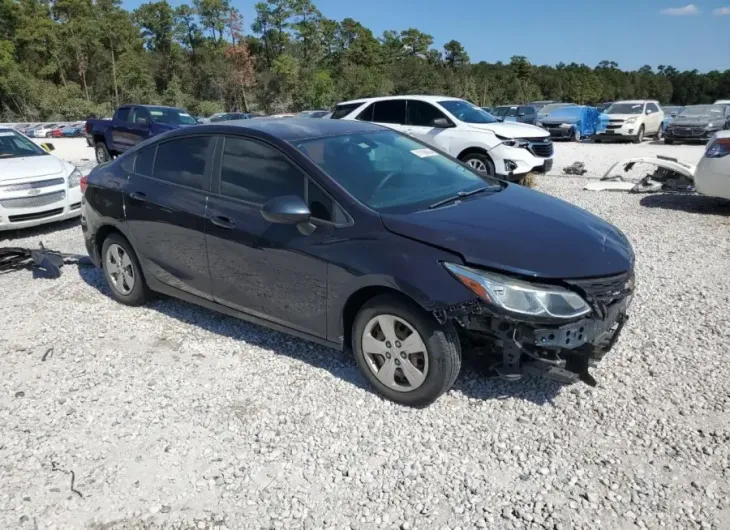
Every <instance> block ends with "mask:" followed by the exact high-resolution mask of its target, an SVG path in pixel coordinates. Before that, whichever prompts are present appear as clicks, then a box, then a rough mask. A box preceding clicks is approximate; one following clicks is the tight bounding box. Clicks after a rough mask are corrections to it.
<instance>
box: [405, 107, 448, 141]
mask: <svg viewBox="0 0 730 530" xmlns="http://www.w3.org/2000/svg"><path fill="white" fill-rule="evenodd" d="M439 118H442V119H445V120H446V121H447V122H448V123H452V122H451V120H450V119H449V118H448V117H447V116H446V114H444V113H443V112H441V111H440V110H439V109H438V108H436V107H435V106H434V105H432V104H431V103H427V102H425V101H421V100H418V99H409V100H407V101H406V124H405V125H404V126H403V128H402V132H404V133H406V134H408V135H410V136H413V137H414V138H417V139H418V140H421V141H422V142H426V143H427V144H430V145H432V146H434V147H436V148H437V149H440V150H441V151H444V152H446V153H448V152H449V149H450V148H451V135H450V134H449V133H450V132H451V129H449V128H443V127H434V126H433V122H434V120H437V119H439Z"/></svg>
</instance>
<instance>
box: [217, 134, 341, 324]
mask: <svg viewBox="0 0 730 530" xmlns="http://www.w3.org/2000/svg"><path fill="white" fill-rule="evenodd" d="M220 142H222V143H223V145H222V146H220V147H219V149H218V152H220V153H221V160H220V173H219V176H216V177H215V178H214V185H213V186H214V191H217V192H218V193H212V194H211V195H210V198H209V200H208V213H207V221H206V241H207V248H208V263H209V267H210V275H211V278H212V284H213V295H214V297H215V300H216V301H217V302H219V303H221V304H223V305H227V306H229V307H232V308H234V309H237V310H239V311H242V312H245V313H249V314H251V315H254V316H257V317H259V318H265V319H267V320H270V321H272V322H276V323H278V324H282V325H285V326H288V327H291V328H294V329H297V330H299V331H302V332H305V333H308V334H310V335H315V336H318V337H325V336H326V331H327V261H326V253H327V243H328V241H329V239H330V237H331V235H332V232H333V230H334V228H333V224H332V223H331V222H328V221H327V220H325V219H322V220H321V221H318V220H316V221H315V224H316V229H315V230H314V232H313V233H312V234H311V235H304V234H302V233H300V231H299V229H298V228H297V227H296V226H292V225H281V224H272V223H270V222H268V221H266V220H265V219H264V218H263V216H262V215H261V206H262V205H263V204H264V203H265V202H267V201H268V200H270V199H273V198H275V197H280V196H283V195H298V196H300V197H302V198H303V199H305V200H308V201H309V205H310V209H311V211H312V214H313V217H314V218H320V219H321V218H323V217H327V216H331V215H333V214H332V208H333V206H332V204H331V201H330V202H329V203H328V202H327V200H328V199H327V197H326V196H325V195H324V192H322V191H321V189H320V188H318V187H316V186H315V185H314V184H313V183H311V182H310V181H309V180H308V178H307V177H306V176H305V174H304V173H303V172H302V171H301V170H300V169H298V167H296V166H295V164H294V163H293V162H291V161H290V160H289V159H288V158H287V157H286V155H284V154H283V153H282V152H281V151H279V150H278V149H276V148H274V147H273V146H270V145H269V144H265V143H262V142H260V141H258V140H254V139H250V138H244V137H238V136H227V137H225V138H221V139H220ZM216 173H218V172H216ZM312 186H315V188H312ZM317 197H319V199H318V198H317ZM323 197H324V198H323Z"/></svg>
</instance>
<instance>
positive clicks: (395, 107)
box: [373, 99, 406, 125]
mask: <svg viewBox="0 0 730 530" xmlns="http://www.w3.org/2000/svg"><path fill="white" fill-rule="evenodd" d="M373 121H374V122H375V123H396V124H400V125H403V124H405V122H406V100H405V99H387V100H385V101H378V102H376V103H375V110H374V111H373Z"/></svg>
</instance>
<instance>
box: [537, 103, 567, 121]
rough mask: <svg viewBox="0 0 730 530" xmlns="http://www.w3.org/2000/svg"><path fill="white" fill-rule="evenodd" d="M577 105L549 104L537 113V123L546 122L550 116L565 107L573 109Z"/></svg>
mask: <svg viewBox="0 0 730 530" xmlns="http://www.w3.org/2000/svg"><path fill="white" fill-rule="evenodd" d="M573 105H575V103H549V104H548V105H545V106H544V107H542V108H541V109H540V110H539V111H537V121H542V120H544V119H545V118H546V117H547V116H548V114H550V113H551V112H553V111H554V110H557V109H561V108H563V107H572V106H573Z"/></svg>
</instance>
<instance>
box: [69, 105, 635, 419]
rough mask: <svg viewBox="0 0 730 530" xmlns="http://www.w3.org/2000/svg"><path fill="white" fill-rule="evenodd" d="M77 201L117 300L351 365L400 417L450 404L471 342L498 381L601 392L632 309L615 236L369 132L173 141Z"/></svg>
mask: <svg viewBox="0 0 730 530" xmlns="http://www.w3.org/2000/svg"><path fill="white" fill-rule="evenodd" d="M380 101H384V100H380ZM389 101H393V100H389ZM396 101H397V100H396ZM401 101H405V100H401ZM409 101H410V100H409ZM416 101H418V100H416ZM438 101H445V100H443V99H439V100H438ZM450 101H459V100H450ZM375 104H376V109H375V112H376V113H377V112H379V111H378V110H377V102H375ZM463 104H466V105H469V104H468V103H466V102H463ZM459 105H461V103H460V104H459ZM455 110H457V112H458V109H455ZM342 112H344V110H343V111H342ZM470 112H471V111H470ZM479 112H483V111H481V110H479ZM510 125H511V126H513V127H514V126H515V125H514V124H510ZM523 127H524V126H523ZM84 186H85V189H86V191H85V195H84V205H83V208H82V211H83V213H82V221H81V227H82V230H83V233H84V240H85V243H86V248H87V250H88V253H89V256H90V257H91V259H92V261H93V262H94V263H95V264H96V265H97V266H98V267H101V268H102V269H103V274H104V276H105V279H106V282H107V284H108V286H109V289H110V293H111V296H112V297H113V298H114V299H115V300H117V301H119V302H120V303H123V304H127V305H132V306H133V305H140V304H143V303H144V302H145V301H146V300H148V299H149V295H150V291H154V292H160V293H164V294H167V295H170V296H173V297H176V298H180V299H183V300H187V301H189V302H192V303H196V304H198V305H201V306H203V307H207V308H209V309H213V310H217V311H220V312H223V313H226V314H229V315H232V316H236V317H239V318H242V319H245V320H249V321H251V322H254V323H256V324H260V325H264V326H267V327H270V328H273V329H276V330H279V331H283V332H286V333H289V334H291V335H295V336H298V337H301V338H304V339H307V340H312V341H315V342H318V343H321V344H324V345H326V346H329V347H332V348H336V349H339V350H344V351H347V352H353V354H354V356H355V359H356V361H357V364H358V366H359V367H360V370H361V372H362V374H363V376H364V377H365V378H366V379H367V380H368V381H369V382H370V384H371V385H372V386H373V387H374V388H375V389H376V390H377V391H378V392H379V393H380V394H382V395H383V396H385V397H386V398H388V399H391V400H393V401H395V402H398V403H401V404H404V405H409V406H418V407H423V406H426V405H429V404H430V403H432V402H433V401H435V400H436V399H438V397H439V396H440V395H442V394H443V393H444V392H446V391H448V390H449V388H450V387H451V386H452V385H453V383H454V381H455V380H456V378H457V376H458V375H459V371H460V367H461V355H462V347H464V348H465V347H467V346H468V345H474V344H476V345H478V346H479V348H480V349H483V351H486V352H490V354H489V357H488V358H487V360H485V365H487V366H490V367H495V368H496V370H497V371H498V373H500V374H502V375H503V376H504V377H505V378H509V379H516V378H519V377H521V375H522V374H525V373H530V374H536V375H544V376H546V377H549V378H552V379H556V380H558V381H560V382H562V383H573V382H576V381H578V380H583V381H585V382H587V383H589V384H595V380H594V379H593V377H592V376H591V374H590V373H589V372H588V370H589V364H593V363H596V362H598V361H599V360H600V359H601V358H602V357H604V355H605V354H606V352H607V351H608V350H610V349H611V347H612V346H613V344H614V343H615V342H616V339H617V338H618V336H619V334H620V333H621V329H622V326H623V322H624V321H625V319H626V318H627V317H626V315H627V311H628V308H629V305H630V302H631V298H632V293H633V282H634V279H633V270H634V254H633V251H632V249H631V245H630V243H629V241H628V240H627V239H626V237H625V236H624V235H623V234H622V233H621V232H620V231H619V230H618V229H617V228H615V227H614V226H612V225H610V224H608V223H606V222H605V221H603V220H601V219H599V218H598V217H595V216H594V215H592V214H590V213H589V212H587V211H585V210H582V209H580V208H577V207H575V206H573V205H571V204H568V203H567V202H564V201H561V200H558V199H556V198H553V197H551V196H549V195H547V194H543V193H540V192H537V191H535V190H531V189H529V188H525V187H522V186H517V185H514V184H509V183H507V182H504V181H499V180H496V179H492V178H489V177H487V176H485V175H483V174H479V173H477V172H475V171H473V170H472V169H470V168H468V167H465V166H464V165H463V164H461V163H460V162H458V161H457V160H455V159H453V158H451V157H449V156H446V155H444V154H441V153H439V152H438V151H435V150H433V149H432V148H431V147H430V146H429V145H428V144H426V143H424V142H421V141H418V140H416V139H414V138H410V137H408V136H405V135H403V134H400V133H398V132H396V131H394V130H389V129H387V128H385V127H379V126H377V125H374V124H372V123H365V122H363V121H357V120H354V121H350V120H312V119H302V118H299V119H297V118H293V119H288V120H248V121H246V122H237V123H235V124H231V122H228V123H223V124H211V125H202V126H199V127H196V128H195V130H190V129H188V130H185V129H181V130H177V131H171V132H169V133H166V134H164V135H162V136H158V137H157V138H154V139H152V140H150V141H148V142H146V143H144V144H142V145H140V146H138V147H137V148H135V149H134V150H132V151H130V152H128V153H125V154H124V155H122V156H121V157H119V158H118V159H117V160H115V161H114V162H112V163H111V164H107V165H104V166H97V167H96V168H95V169H94V170H93V171H92V172H91V174H90V175H89V176H88V179H87V180H86V182H85V183H84ZM467 340H468V342H467ZM274 382H275V375H272V384H273V383H274Z"/></svg>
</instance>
